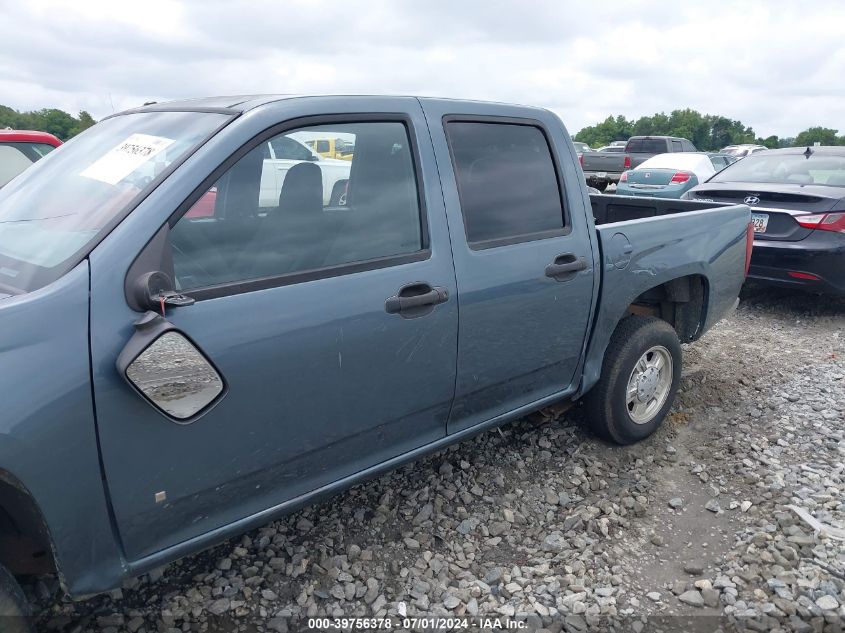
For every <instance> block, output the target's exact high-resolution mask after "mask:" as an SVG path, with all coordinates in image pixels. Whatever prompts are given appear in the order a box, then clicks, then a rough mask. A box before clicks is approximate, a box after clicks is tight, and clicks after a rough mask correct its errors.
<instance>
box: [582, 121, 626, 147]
mask: <svg viewBox="0 0 845 633" xmlns="http://www.w3.org/2000/svg"><path fill="white" fill-rule="evenodd" d="M632 134H633V127H632V123H631V121H628V120H627V119H626V118H625V117H623V116H621V115H620V116H617V117H612V116H609V117H607V118H606V119H605V120H604V121H602V122H601V123H598V124H596V125H592V126H589V127H585V128H584V129H582V130H581V131H580V132H578V134H576V135H575V140H576V141H580V142H581V143H586V144H587V145H589V146H590V147H601V146H602V145H608V144H609V143H611V142H612V141H627V140H628V138H629V137H630V136H632Z"/></svg>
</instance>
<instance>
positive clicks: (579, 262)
mask: <svg viewBox="0 0 845 633" xmlns="http://www.w3.org/2000/svg"><path fill="white" fill-rule="evenodd" d="M586 268H587V260H586V259H584V258H583V257H576V256H575V254H573V253H563V254H562V255H558V256H557V257H555V260H554V261H553V262H552V263H551V264H549V265H548V266H546V277H551V278H552V279H555V280H556V281H566V280H567V279H572V278H573V277H574V276H575V273H577V272H578V271H579V270H585V269H586Z"/></svg>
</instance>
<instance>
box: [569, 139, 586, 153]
mask: <svg viewBox="0 0 845 633" xmlns="http://www.w3.org/2000/svg"><path fill="white" fill-rule="evenodd" d="M572 144H573V145H574V146H575V151H576V152H586V151H589V149H590V146H589V145H587V144H586V143H579V142H578V141H573V142H572Z"/></svg>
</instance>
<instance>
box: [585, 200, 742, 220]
mask: <svg viewBox="0 0 845 633" xmlns="http://www.w3.org/2000/svg"><path fill="white" fill-rule="evenodd" d="M590 204H591V205H592V207H593V217H594V218H595V221H596V226H599V225H601V224H610V223H611V222H625V221H628V220H640V219H642V218H653V217H657V216H661V215H672V214H675V213H688V212H690V211H701V210H703V209H714V208H716V207H724V206H729V205H727V204H723V203H718V202H698V201H696V200H674V199H671V198H646V197H637V196H615V195H599V194H591V195H590Z"/></svg>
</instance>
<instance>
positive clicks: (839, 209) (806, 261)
mask: <svg viewBox="0 0 845 633" xmlns="http://www.w3.org/2000/svg"><path fill="white" fill-rule="evenodd" d="M686 197H687V198H689V199H690V200H705V201H708V202H710V201H717V202H727V203H736V202H744V203H745V204H748V205H750V206H751V210H752V212H753V213H752V221H753V223H754V231H755V233H754V255H753V256H752V258H751V269H750V272H749V276H750V277H752V278H754V279H758V280H760V281H763V282H767V283H771V284H777V285H781V286H788V287H794V288H802V289H805V290H811V291H814V292H824V293H832V294H845V147H824V146H822V147H807V148H804V147H792V148H787V149H770V150H767V151H765V152H755V153H753V154H751V155H749V156H748V157H746V158H743V159H742V160H741V161H739V162H736V163H734V164H733V165H731V166H730V167H728V168H727V169H725V170H723V171H721V172H719V173H718V174H716V175H715V176H713V177H712V178H711V179H710V180H708V181H707V182H706V183H703V184H700V185H698V186H697V187H694V188H693V189H691V190H690V191H689V192H688V193H687V196H686Z"/></svg>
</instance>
